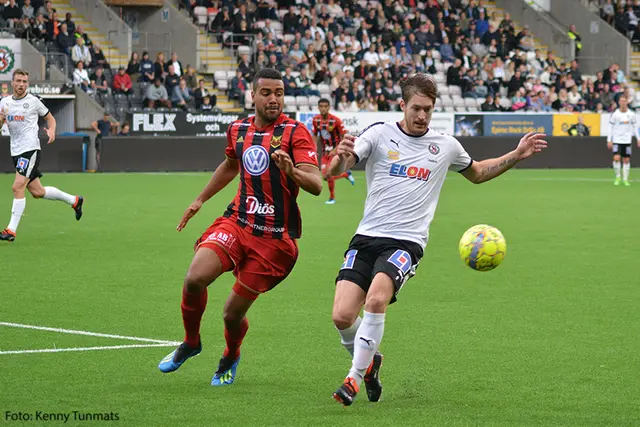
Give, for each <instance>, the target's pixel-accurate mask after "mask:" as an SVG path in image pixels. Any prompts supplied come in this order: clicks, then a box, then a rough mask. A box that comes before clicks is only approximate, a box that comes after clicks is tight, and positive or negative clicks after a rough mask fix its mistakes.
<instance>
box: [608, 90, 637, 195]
mask: <svg viewBox="0 0 640 427" xmlns="http://www.w3.org/2000/svg"><path fill="white" fill-rule="evenodd" d="M628 104H629V100H628V99H627V97H626V96H624V95H623V96H621V97H620V99H618V107H619V108H618V109H617V110H616V111H614V112H613V113H612V114H611V118H610V119H609V125H610V129H609V136H608V137H607V148H609V150H611V151H613V171H614V172H615V174H616V180H615V181H614V182H613V185H620V158H622V183H623V184H624V185H625V186H627V187H628V186H630V185H631V184H629V171H630V170H631V142H632V139H633V136H634V135H635V137H636V142H637V144H638V147H640V134H639V133H638V126H637V125H636V113H635V112H634V111H630V110H629V107H628Z"/></svg>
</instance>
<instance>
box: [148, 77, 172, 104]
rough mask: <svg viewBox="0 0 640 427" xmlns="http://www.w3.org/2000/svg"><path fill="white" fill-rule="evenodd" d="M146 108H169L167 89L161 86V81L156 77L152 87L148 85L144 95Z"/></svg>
mask: <svg viewBox="0 0 640 427" xmlns="http://www.w3.org/2000/svg"><path fill="white" fill-rule="evenodd" d="M146 96H147V98H146V100H147V106H148V107H149V108H158V107H167V108H171V101H169V95H168V94H167V88H166V87H165V86H164V85H163V84H162V79H160V78H159V77H156V79H155V80H154V81H153V84H152V85H149V87H148V88H147V93H146Z"/></svg>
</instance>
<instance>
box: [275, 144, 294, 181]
mask: <svg viewBox="0 0 640 427" xmlns="http://www.w3.org/2000/svg"><path fill="white" fill-rule="evenodd" d="M271 159H273V161H274V162H276V166H278V168H279V169H280V170H281V171H282V172H284V173H285V174H286V175H288V176H291V174H293V168H294V166H293V161H291V157H289V155H288V154H287V153H285V152H284V151H282V150H276V151H274V152H273V153H272V154H271Z"/></svg>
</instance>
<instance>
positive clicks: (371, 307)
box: [364, 293, 391, 313]
mask: <svg viewBox="0 0 640 427" xmlns="http://www.w3.org/2000/svg"><path fill="white" fill-rule="evenodd" d="M389 301H391V297H390V296H388V295H384V294H383V293H374V294H369V295H367V300H366V301H365V303H364V309H365V310H366V311H368V312H369V313H384V312H386V311H387V306H388V305H389Z"/></svg>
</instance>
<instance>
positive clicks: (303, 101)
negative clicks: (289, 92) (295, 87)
mask: <svg viewBox="0 0 640 427" xmlns="http://www.w3.org/2000/svg"><path fill="white" fill-rule="evenodd" d="M296 105H297V106H298V109H300V107H301V106H303V105H304V106H307V107H308V106H309V98H308V97H306V96H296Z"/></svg>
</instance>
